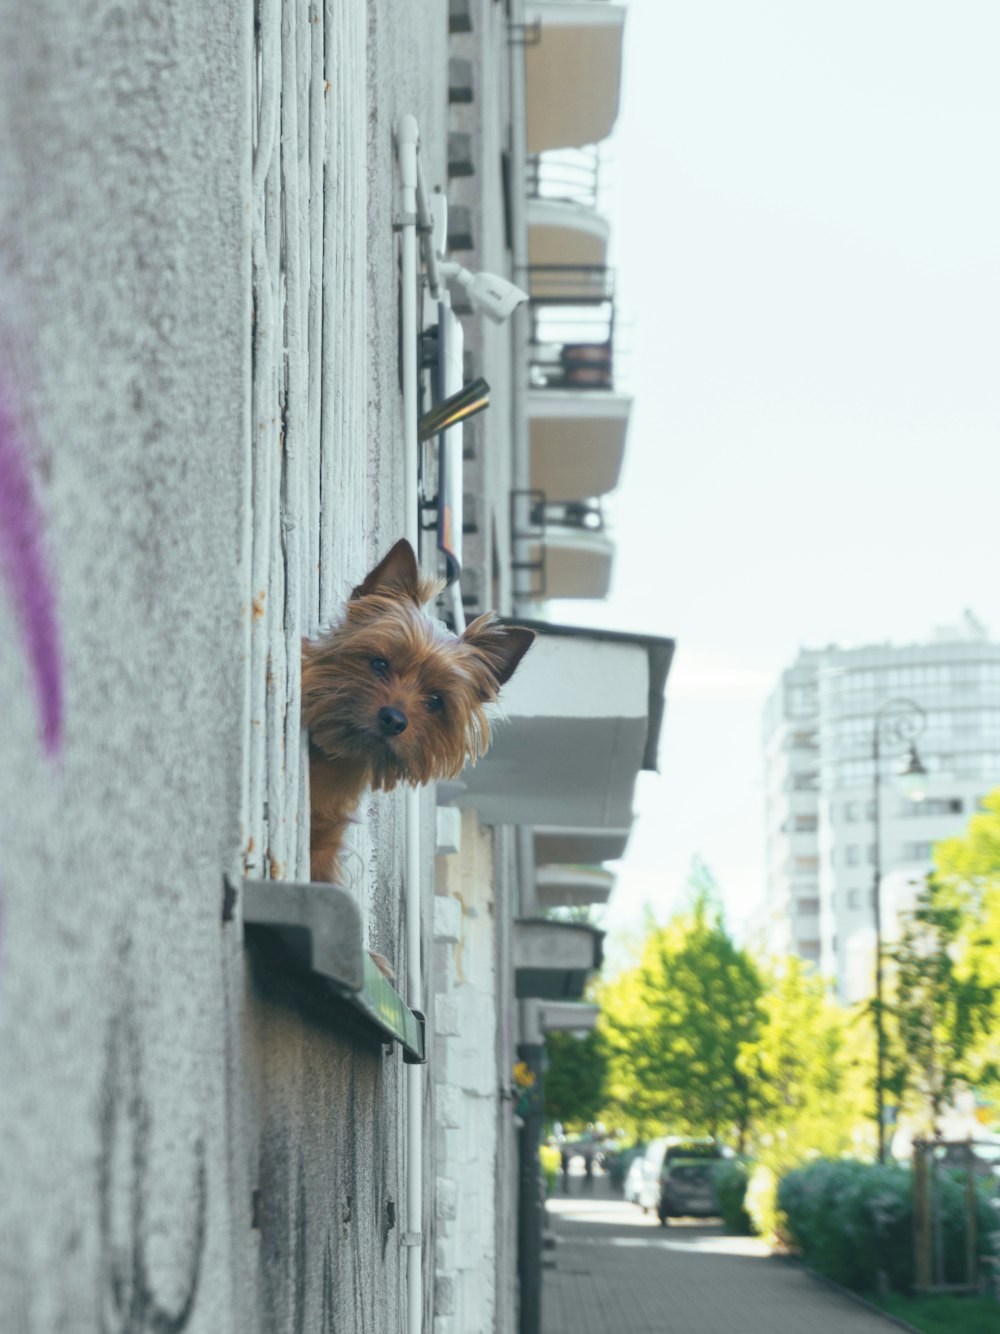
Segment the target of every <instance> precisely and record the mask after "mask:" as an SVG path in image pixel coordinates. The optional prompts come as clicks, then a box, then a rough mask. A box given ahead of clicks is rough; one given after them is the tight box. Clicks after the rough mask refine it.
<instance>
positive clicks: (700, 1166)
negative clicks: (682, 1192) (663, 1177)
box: [670, 1163, 710, 1186]
mask: <svg viewBox="0 0 1000 1334" xmlns="http://www.w3.org/2000/svg"><path fill="white" fill-rule="evenodd" d="M709 1176H710V1173H709V1168H708V1166H707V1164H705V1163H674V1164H672V1165H671V1168H670V1180H671V1181H679V1182H681V1184H682V1185H686V1186H693V1185H698V1186H701V1185H703V1184H704V1183H705V1182H706V1181H707V1180H708V1179H709Z"/></svg>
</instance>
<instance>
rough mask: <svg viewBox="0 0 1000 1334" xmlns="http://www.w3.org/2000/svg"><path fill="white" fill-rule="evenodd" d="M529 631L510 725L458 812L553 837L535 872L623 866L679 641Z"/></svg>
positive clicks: (554, 629) (509, 695) (512, 691)
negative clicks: (467, 809)
mask: <svg viewBox="0 0 1000 1334" xmlns="http://www.w3.org/2000/svg"><path fill="white" fill-rule="evenodd" d="M521 623H522V624H523V621H522V622H521ZM529 624H531V626H532V628H533V629H535V630H537V632H538V639H537V641H536V642H535V644H534V646H533V647H532V650H531V652H530V653H529V654H528V656H527V657H526V658H525V660H524V663H523V664H522V666H521V667H520V668H519V670H518V672H517V675H516V676H514V678H513V679H512V680H511V681H510V682H509V684H508V685H507V686H505V688H504V710H503V711H504V716H505V723H504V726H503V727H498V728H497V731H496V735H495V737H494V741H493V745H492V747H491V748H490V751H489V753H488V754H487V755H486V756H485V757H484V758H483V759H482V760H480V761H479V763H478V764H477V765H476V766H475V768H469V769H466V770H465V772H464V773H463V775H462V779H463V782H464V783H465V785H466V791H465V793H464V794H463V795H462V796H461V797H460V798H459V800H460V803H461V804H462V805H464V806H472V807H474V808H475V810H476V811H477V813H478V815H479V818H480V820H481V821H482V822H483V823H485V824H521V825H529V826H540V827H541V829H539V834H541V833H542V831H543V830H545V831H547V832H548V833H549V834H550V846H549V847H548V848H545V849H540V848H538V847H537V846H536V863H537V864H542V863H554V862H559V863H567V862H576V863H591V862H598V861H602V860H604V859H605V858H606V857H614V856H618V855H620V853H621V849H622V848H623V846H624V840H625V839H626V838H627V836H628V829H629V827H630V825H631V823H632V794H633V790H634V788H635V781H636V778H637V776H638V774H639V771H640V770H641V769H652V768H655V767H656V752H657V747H658V745H659V732H660V724H661V721H662V716H663V692H664V689H665V686H666V680H667V674H668V672H669V668H670V662H671V660H672V657H673V647H674V646H673V641H672V640H669V639H660V638H655V637H651V636H646V635H625V634H615V633H612V632H610V631H601V630H582V629H577V628H576V627H573V626H558V625H551V624H549V623H547V622H543V621H538V622H529ZM609 682H613V683H614V688H613V689H609ZM556 831H559V832H561V833H562V834H563V835H565V834H566V833H567V831H569V834H570V837H569V838H565V837H564V838H563V839H562V840H560V839H559V838H558V837H556V838H554V839H553V838H551V834H552V833H553V832H556ZM581 831H582V837H581ZM588 840H589V843H588ZM536 844H537V838H536ZM581 847H583V848H587V849H588V851H587V852H585V853H584V855H576V852H577V850H579V849H580V848H581ZM570 849H573V850H572V851H571V850H570Z"/></svg>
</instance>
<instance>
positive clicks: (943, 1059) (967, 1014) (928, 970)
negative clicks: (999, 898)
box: [889, 876, 993, 1133]
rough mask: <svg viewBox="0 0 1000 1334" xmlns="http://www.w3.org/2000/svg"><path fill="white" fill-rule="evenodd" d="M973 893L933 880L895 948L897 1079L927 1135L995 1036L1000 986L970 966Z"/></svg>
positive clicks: (896, 1083) (896, 1085)
mask: <svg viewBox="0 0 1000 1334" xmlns="http://www.w3.org/2000/svg"><path fill="white" fill-rule="evenodd" d="M969 906H970V905H969V896H968V894H967V893H966V892H965V891H964V890H963V889H961V888H959V887H958V886H956V885H954V884H949V883H947V882H945V881H938V880H937V879H935V878H934V877H933V876H932V877H930V878H929V879H928V881H927V885H926V886H925V888H924V889H923V891H922V892H921V893H920V895H919V896H918V898H917V903H916V906H915V908H914V910H913V912H912V913H910V914H908V917H907V920H906V921H905V923H904V926H903V931H902V935H901V937H900V940H899V943H898V944H897V946H896V947H895V949H893V950H891V951H890V952H889V958H890V959H891V960H892V962H893V964H894V965H895V967H894V973H895V979H894V981H895V986H894V990H895V1002H894V1004H893V1006H892V1007H891V1014H892V1016H893V1018H894V1020H895V1033H896V1042H897V1044H898V1050H899V1054H900V1057H901V1060H899V1062H898V1065H897V1069H896V1072H895V1078H894V1080H893V1083H894V1086H895V1087H896V1089H897V1090H898V1092H899V1093H900V1094H901V1095H902V1097H903V1098H906V1097H907V1095H909V1098H910V1100H911V1101H913V1102H915V1103H916V1104H917V1106H918V1107H919V1108H921V1109H923V1110H924V1111H925V1112H926V1114H927V1118H928V1121H929V1125H928V1126H927V1130H928V1131H930V1132H932V1133H933V1131H935V1130H936V1129H937V1125H938V1120H939V1118H940V1116H941V1114H942V1112H943V1111H944V1110H945V1108H946V1107H947V1106H948V1104H949V1103H950V1102H951V1101H952V1100H953V1097H954V1094H955V1092H956V1091H957V1089H958V1088H959V1087H960V1086H961V1085H963V1084H965V1083H966V1082H967V1081H968V1077H969V1073H970V1059H971V1058H972V1055H973V1052H974V1050H975V1047H976V1044H977V1042H978V1041H979V1040H980V1039H981V1038H982V1037H983V1036H984V1035H985V1034H986V1033H987V1032H988V1028H989V1020H990V1017H991V1013H992V1009H993V988H991V987H990V986H988V985H984V984H983V983H982V982H981V981H980V978H979V976H978V970H977V969H975V968H970V967H969V966H967V965H966V966H964V967H963V966H962V961H963V954H965V953H967V951H965V950H963V948H962V945H961V941H962V937H963V935H964V934H965V933H966V932H967V930H968V927H969V925H970V920H969V919H970V913H969Z"/></svg>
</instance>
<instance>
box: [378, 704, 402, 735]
mask: <svg viewBox="0 0 1000 1334" xmlns="http://www.w3.org/2000/svg"><path fill="white" fill-rule="evenodd" d="M378 720H379V723H380V724H381V727H382V731H383V732H384V733H385V735H386V736H399V734H400V732H405V731H406V725H407V723H408V722H409V719H408V718H407V716H406V714H405V713H403V712H402V711H401V710H400V709H390V708H389V707H388V706H387V707H386V708H384V709H379V711H378Z"/></svg>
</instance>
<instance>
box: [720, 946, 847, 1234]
mask: <svg viewBox="0 0 1000 1334" xmlns="http://www.w3.org/2000/svg"><path fill="white" fill-rule="evenodd" d="M765 980H766V984H767V985H766V988H765V991H764V995H763V996H762V998H761V1002H760V1010H761V1016H762V1025H761V1030H760V1035H759V1038H758V1040H757V1042H756V1043H754V1044H752V1045H749V1046H747V1047H746V1048H744V1051H743V1053H742V1054H741V1057H740V1061H741V1064H742V1066H743V1068H744V1070H745V1072H746V1074H747V1077H748V1079H749V1080H750V1083H751V1087H752V1088H753V1090H754V1102H755V1106H756V1119H755V1123H754V1127H753V1133H752V1136H751V1143H750V1149H751V1152H752V1156H753V1158H754V1160H755V1162H756V1167H755V1168H754V1171H753V1174H752V1177H751V1183H750V1187H749V1192H748V1208H749V1211H750V1213H751V1215H752V1217H753V1221H754V1224H755V1226H756V1228H757V1230H758V1231H760V1232H762V1233H764V1234H765V1235H770V1236H777V1235H781V1234H782V1232H783V1227H782V1221H781V1216H780V1210H779V1209H778V1205H777V1200H776V1189H777V1185H778V1182H779V1181H780V1180H781V1178H782V1177H783V1176H784V1175H785V1173H786V1172H788V1171H790V1170H791V1169H792V1168H795V1167H799V1166H801V1165H802V1164H803V1163H805V1162H807V1161H809V1160H810V1159H813V1158H816V1157H817V1156H823V1157H831V1158H836V1157H839V1156H840V1155H842V1154H844V1153H846V1152H848V1151H849V1150H850V1149H851V1148H852V1147H856V1135H857V1128H858V1126H859V1124H860V1125H863V1124H864V1123H865V1115H866V1111H867V1098H868V1090H869V1088H870V1084H871V1078H870V1064H871V1060H870V1057H868V1056H867V1053H868V1052H869V1051H870V1049H871V1039H870V1035H868V1034H866V1035H865V1036H864V1038H863V1040H862V1041H861V1042H860V1043H859V1042H857V1040H856V1034H855V1033H854V1032H853V1031H852V1030H853V1028H854V1026H855V1024H856V1023H857V1022H858V1019H859V1018H860V1020H861V1022H862V1023H863V1022H864V1016H855V1015H851V1014H850V1013H849V1012H848V1011H846V1010H845V1009H843V1007H841V1006H840V1005H838V1004H837V1003H836V1001H834V1000H833V998H832V996H831V994H830V992H829V989H828V987H827V985H826V983H825V982H824V981H823V979H822V978H821V977H819V976H818V975H817V974H816V973H815V972H814V971H813V970H812V969H811V968H810V967H809V965H808V964H806V963H804V962H803V961H802V960H801V959H798V958H794V957H793V958H788V959H783V960H781V961H780V963H778V964H776V965H775V966H773V967H772V968H771V969H769V970H768V971H767V972H766V974H765ZM859 1053H860V1055H859ZM871 1138H872V1141H873V1142H874V1132H873V1133H872V1136H871Z"/></svg>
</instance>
